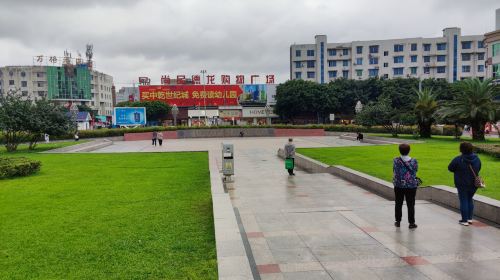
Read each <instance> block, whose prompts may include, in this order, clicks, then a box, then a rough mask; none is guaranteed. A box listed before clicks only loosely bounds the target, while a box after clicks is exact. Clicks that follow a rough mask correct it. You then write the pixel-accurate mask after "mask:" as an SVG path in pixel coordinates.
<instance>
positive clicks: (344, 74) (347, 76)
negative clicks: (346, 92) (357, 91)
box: [342, 70, 349, 79]
mask: <svg viewBox="0 0 500 280" xmlns="http://www.w3.org/2000/svg"><path fill="white" fill-rule="evenodd" d="M342 78H344V79H349V71H347V70H344V71H342Z"/></svg>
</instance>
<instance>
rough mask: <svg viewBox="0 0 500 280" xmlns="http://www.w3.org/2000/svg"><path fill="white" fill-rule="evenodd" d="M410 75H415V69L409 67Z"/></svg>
mask: <svg viewBox="0 0 500 280" xmlns="http://www.w3.org/2000/svg"><path fill="white" fill-rule="evenodd" d="M410 73H411V74H412V75H417V67H410Z"/></svg>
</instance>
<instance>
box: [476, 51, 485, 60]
mask: <svg viewBox="0 0 500 280" xmlns="http://www.w3.org/2000/svg"><path fill="white" fill-rule="evenodd" d="M477 60H484V52H482V53H478V54H477Z"/></svg>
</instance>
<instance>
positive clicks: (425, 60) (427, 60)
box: [424, 55, 431, 63]
mask: <svg viewBox="0 0 500 280" xmlns="http://www.w3.org/2000/svg"><path fill="white" fill-rule="evenodd" d="M424 62H425V63H429V62H431V57H430V56H428V55H426V56H424Z"/></svg>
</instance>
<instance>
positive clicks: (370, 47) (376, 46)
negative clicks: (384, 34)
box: [368, 45, 378, 53]
mask: <svg viewBox="0 0 500 280" xmlns="http://www.w3.org/2000/svg"><path fill="white" fill-rule="evenodd" d="M368 49H369V50H370V53H378V45H375V46H369V47H368Z"/></svg>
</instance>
